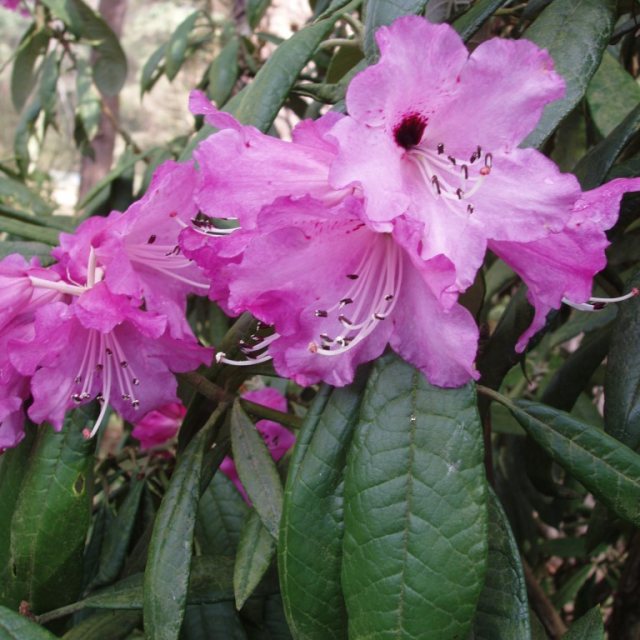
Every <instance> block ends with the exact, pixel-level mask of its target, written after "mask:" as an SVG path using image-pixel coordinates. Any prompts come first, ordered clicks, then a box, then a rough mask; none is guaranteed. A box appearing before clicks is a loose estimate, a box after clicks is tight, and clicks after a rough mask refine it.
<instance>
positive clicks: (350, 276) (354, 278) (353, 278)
mask: <svg viewBox="0 0 640 640" xmlns="http://www.w3.org/2000/svg"><path fill="white" fill-rule="evenodd" d="M359 277H360V276H359V275H358V274H357V273H348V274H347V278H349V280H357V279H358V278H359Z"/></svg>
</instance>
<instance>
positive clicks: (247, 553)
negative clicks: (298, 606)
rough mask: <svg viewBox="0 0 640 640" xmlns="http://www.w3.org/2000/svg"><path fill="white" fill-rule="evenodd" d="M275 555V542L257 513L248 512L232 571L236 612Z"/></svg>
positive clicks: (256, 584)
mask: <svg viewBox="0 0 640 640" xmlns="http://www.w3.org/2000/svg"><path fill="white" fill-rule="evenodd" d="M275 553H276V545H275V542H274V541H273V538H272V537H271V535H270V534H269V532H268V531H267V530H266V529H265V527H264V525H263V524H262V520H260V516H259V515H258V512H257V511H255V510H253V511H250V512H249V514H248V515H247V518H246V520H245V523H244V526H243V527H242V533H241V535H240V544H239V545H238V553H237V555H236V564H235V568H234V571H233V590H234V593H235V597H236V608H237V609H238V610H239V609H241V608H242V607H243V605H244V603H245V602H246V601H247V599H248V598H249V596H250V595H251V594H252V593H253V591H254V589H255V588H256V587H257V586H258V584H259V583H260V580H262V578H263V577H264V575H265V573H266V572H267V569H269V566H270V565H271V561H272V560H273V558H274V556H275Z"/></svg>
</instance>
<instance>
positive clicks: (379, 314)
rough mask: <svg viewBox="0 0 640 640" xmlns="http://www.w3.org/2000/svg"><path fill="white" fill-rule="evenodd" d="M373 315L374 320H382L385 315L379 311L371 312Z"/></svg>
mask: <svg viewBox="0 0 640 640" xmlns="http://www.w3.org/2000/svg"><path fill="white" fill-rule="evenodd" d="M373 317H374V318H375V319H376V320H384V319H385V318H386V316H383V315H382V314H381V313H374V314H373Z"/></svg>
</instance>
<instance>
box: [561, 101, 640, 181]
mask: <svg viewBox="0 0 640 640" xmlns="http://www.w3.org/2000/svg"><path fill="white" fill-rule="evenodd" d="M638 131H640V105H638V106H637V107H635V109H633V110H632V111H631V112H630V113H629V115H628V116H627V117H626V118H625V119H624V120H623V121H622V122H621V123H620V124H619V125H618V126H617V127H616V128H615V129H614V130H613V131H612V132H611V133H610V134H609V135H608V136H607V137H606V138H605V139H604V140H602V141H601V142H599V143H598V144H597V145H596V146H595V147H592V148H591V149H590V151H589V152H588V153H587V154H586V155H585V156H584V157H583V158H582V159H581V160H580V162H578V164H577V165H576V166H575V169H574V173H575V174H576V177H577V178H578V180H580V184H581V185H582V188H583V189H593V188H595V187H597V186H599V185H600V183H601V182H603V180H604V179H605V176H606V175H607V173H608V171H609V169H611V167H612V166H613V163H614V162H615V161H616V158H617V157H618V156H619V155H620V153H621V151H622V150H623V149H624V147H625V146H626V145H627V143H628V142H629V141H630V139H631V138H632V137H634V136H635V135H637V133H638Z"/></svg>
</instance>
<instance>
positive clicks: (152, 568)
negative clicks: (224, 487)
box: [144, 409, 220, 640]
mask: <svg viewBox="0 0 640 640" xmlns="http://www.w3.org/2000/svg"><path fill="white" fill-rule="evenodd" d="M219 419H220V409H218V410H216V411H215V412H214V413H213V414H212V415H211V417H210V418H209V421H208V422H207V424H206V425H205V426H204V427H203V428H202V429H201V430H200V431H199V432H198V434H197V435H196V436H195V437H194V438H193V440H191V442H190V443H189V445H188V446H187V448H186V449H185V450H184V452H183V453H182V455H181V456H180V458H179V459H178V462H177V464H176V468H175V470H174V472H173V476H172V478H171V482H170V483H169V487H168V488H167V492H166V493H165V495H164V497H163V499H162V503H161V504H160V508H159V509H158V513H157V515H156V519H155V523H154V527H153V534H152V536H151V542H150V543H149V554H148V559H147V568H146V571H145V576H144V593H145V596H144V625H145V631H146V633H147V634H148V635H149V636H151V637H152V638H154V640H175V639H176V638H177V637H178V634H179V632H180V626H181V625H182V619H183V617H184V611H185V607H186V604H187V588H188V586H189V574H190V567H191V557H192V554H193V530H194V526H195V521H196V513H197V510H198V501H199V499H200V479H201V476H202V462H203V458H204V455H205V452H206V451H207V450H208V449H209V447H210V446H211V443H212V441H213V437H214V436H215V433H216V429H217V427H218V422H219Z"/></svg>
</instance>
